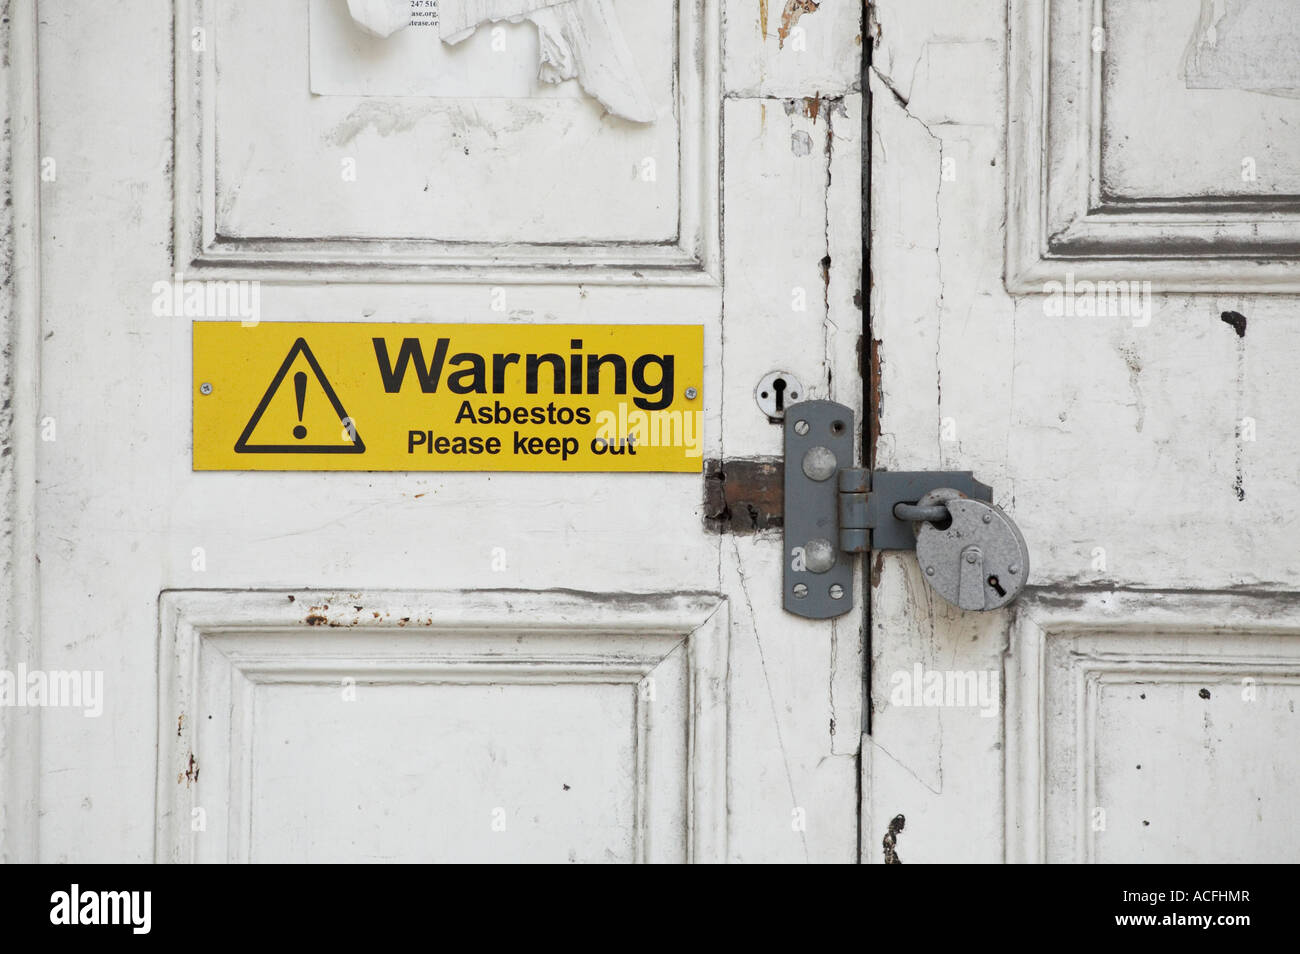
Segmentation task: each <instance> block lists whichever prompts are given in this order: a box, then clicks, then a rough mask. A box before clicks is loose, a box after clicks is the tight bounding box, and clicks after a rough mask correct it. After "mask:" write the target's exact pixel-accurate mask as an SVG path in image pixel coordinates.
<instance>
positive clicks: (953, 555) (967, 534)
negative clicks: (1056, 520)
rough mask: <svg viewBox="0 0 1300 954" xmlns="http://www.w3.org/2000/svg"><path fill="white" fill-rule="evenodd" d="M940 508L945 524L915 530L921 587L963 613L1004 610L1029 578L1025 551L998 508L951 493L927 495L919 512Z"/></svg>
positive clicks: (1014, 528)
mask: <svg viewBox="0 0 1300 954" xmlns="http://www.w3.org/2000/svg"><path fill="white" fill-rule="evenodd" d="M938 504H942V505H943V506H944V507H945V508H946V509H947V511H948V517H949V521H950V522H949V523H948V525H947V526H946V527H944V528H943V529H940V528H939V527H938V526H935V524H934V523H932V522H924V521H923V522H919V523H917V524H916V525H915V529H916V532H917V536H916V558H917V561H918V562H919V563H920V565H921V573H922V575H923V576H924V577H925V582H927V583H929V584H930V586H931V588H933V589H934V591H935V592H936V593H938V594H939V595H940V596H942V597H943V598H944V599H945V600H947V601H948V602H949V603H952V604H953V605H954V606H957V607H960V608H961V609H964V610H995V609H1000V608H1001V607H1003V606H1006V605H1007V604H1008V603H1010V602H1011V601H1012V600H1014V599H1015V598H1016V597H1017V596H1019V595H1020V591H1021V590H1023V589H1024V588H1025V583H1026V581H1027V580H1028V579H1029V548H1028V547H1027V546H1026V545H1025V538H1024V537H1022V536H1021V535H1020V529H1019V528H1018V527H1017V526H1016V525H1015V523H1014V522H1012V520H1011V518H1010V517H1008V516H1007V515H1006V513H1005V512H1004V511H1003V510H1002V508H1001V507H996V506H994V505H993V504H990V503H985V502H984V501H983V500H972V499H970V498H968V497H965V496H963V495H961V494H959V493H957V492H956V491H953V490H935V491H932V492H931V493H929V494H926V495H925V497H923V498H922V499H921V500H920V501H918V507H926V506H930V507H933V506H935V505H938Z"/></svg>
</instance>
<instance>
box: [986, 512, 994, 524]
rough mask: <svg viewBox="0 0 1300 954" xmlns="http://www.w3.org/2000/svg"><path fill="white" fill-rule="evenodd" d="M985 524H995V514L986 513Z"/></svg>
mask: <svg viewBox="0 0 1300 954" xmlns="http://www.w3.org/2000/svg"><path fill="white" fill-rule="evenodd" d="M984 522H985V523H992V522H993V514H991V513H986V514H985V515H984Z"/></svg>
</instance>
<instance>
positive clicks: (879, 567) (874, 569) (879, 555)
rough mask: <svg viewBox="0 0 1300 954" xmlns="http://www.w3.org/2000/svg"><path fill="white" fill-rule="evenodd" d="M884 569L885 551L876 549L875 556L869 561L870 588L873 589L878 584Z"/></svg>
mask: <svg viewBox="0 0 1300 954" xmlns="http://www.w3.org/2000/svg"><path fill="white" fill-rule="evenodd" d="M884 569H885V551H884V550H877V551H876V558H875V559H874V560H872V561H871V588H872V589H873V590H874V589H875V588H876V587H878V586H879V585H880V574H881V573H883V572H884Z"/></svg>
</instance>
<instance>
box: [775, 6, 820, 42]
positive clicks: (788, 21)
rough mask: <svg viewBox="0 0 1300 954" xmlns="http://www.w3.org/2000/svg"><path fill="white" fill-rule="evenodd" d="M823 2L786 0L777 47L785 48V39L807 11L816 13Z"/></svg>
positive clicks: (778, 31)
mask: <svg viewBox="0 0 1300 954" xmlns="http://www.w3.org/2000/svg"><path fill="white" fill-rule="evenodd" d="M820 6H821V4H820V3H817V2H816V0H786V4H785V9H784V10H782V11H781V27H780V29H779V30H777V33H776V35H777V47H778V48H779V49H785V41H786V39H787V38H788V37H789V36H790V31H791V30H793V29H794V27H795V24H796V23H798V22H799V19H800V18H801V17H802V16H803V15H804V14H805V13H816V12H817V8H818V7H820Z"/></svg>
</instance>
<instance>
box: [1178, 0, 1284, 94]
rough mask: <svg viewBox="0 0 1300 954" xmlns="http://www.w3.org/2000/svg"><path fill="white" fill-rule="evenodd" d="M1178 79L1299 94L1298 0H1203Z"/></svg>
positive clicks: (1192, 85) (1198, 85) (1191, 84)
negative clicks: (1181, 73) (1181, 77)
mask: <svg viewBox="0 0 1300 954" xmlns="http://www.w3.org/2000/svg"><path fill="white" fill-rule="evenodd" d="M1183 78H1184V80H1185V82H1186V84H1187V87H1188V89H1244V90H1252V91H1255V92H1262V93H1275V94H1278V95H1283V96H1293V95H1296V94H1300V3H1297V2H1296V0H1202V3H1201V12H1200V18H1199V20H1198V21H1197V24H1196V31H1195V34H1194V35H1193V37H1192V39H1191V42H1190V43H1189V45H1188V48H1187V54H1186V56H1185V57H1184V61H1183Z"/></svg>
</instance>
